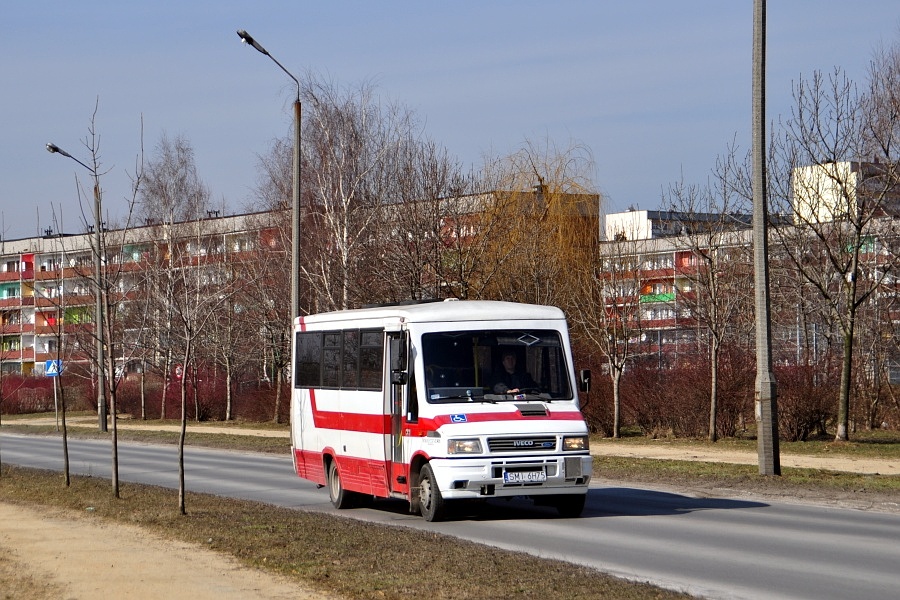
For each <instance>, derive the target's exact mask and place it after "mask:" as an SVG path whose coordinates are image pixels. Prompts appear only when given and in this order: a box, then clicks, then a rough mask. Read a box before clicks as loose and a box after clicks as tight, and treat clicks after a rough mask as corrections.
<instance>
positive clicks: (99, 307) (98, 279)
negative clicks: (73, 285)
mask: <svg viewBox="0 0 900 600" xmlns="http://www.w3.org/2000/svg"><path fill="white" fill-rule="evenodd" d="M47 151H48V152H50V153H51V154H60V155H62V156H65V157H67V158H71V159H72V160H74V161H75V162H77V163H78V164H79V165H81V166H82V167H84V168H85V169H87V170H88V171H90V172H91V175H92V176H93V178H94V285H95V286H96V302H95V305H94V334H95V335H96V337H97V344H96V355H97V356H96V359H97V420H98V422H99V427H100V431H102V432H106V374H105V352H104V351H105V347H104V342H103V335H104V315H103V308H104V307H103V292H104V285H103V264H102V246H101V241H102V240H101V237H100V207H101V201H100V176H99V175H98V174H97V171H96V170H95V169H93V168H91V167H89V166H88V165H86V164H85V163H83V162H81V161H80V160H78V159H77V158H75V157H74V156H72V155H71V154H69V153H68V152H66V151H65V150H63V149H62V148H60V147H59V146H57V145H56V144H47Z"/></svg>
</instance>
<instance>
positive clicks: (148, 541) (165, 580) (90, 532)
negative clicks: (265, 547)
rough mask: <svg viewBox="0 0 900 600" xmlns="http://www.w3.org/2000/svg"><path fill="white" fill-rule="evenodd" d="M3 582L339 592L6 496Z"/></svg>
mask: <svg viewBox="0 0 900 600" xmlns="http://www.w3.org/2000/svg"><path fill="white" fill-rule="evenodd" d="M148 567H149V568H148ZM0 582H2V584H3V585H0V598H3V599H4V600H5V599H19V598H21V599H23V600H24V599H26V598H27V599H29V600H38V599H41V600H42V599H44V598H46V599H50V598H65V599H67V600H69V599H71V600H82V599H83V600H107V599H109V600H113V599H116V600H118V599H121V598H129V599H131V600H156V599H158V598H167V599H173V600H178V599H185V600H244V599H261V600H282V599H283V600H287V599H289V598H290V599H300V600H325V599H329V598H330V599H336V598H337V597H335V596H329V595H326V594H322V593H319V592H316V591H313V590H310V589H308V588H304V587H302V586H300V585H298V584H297V583H295V582H291V581H288V580H287V579H285V578H280V577H276V576H274V575H271V574H267V573H263V572H262V571H257V570H254V569H249V568H246V567H244V566H242V565H240V564H239V563H238V562H237V561H236V560H234V559H232V558H231V557H228V556H225V555H222V554H218V553H216V552H213V551H211V550H207V549H205V548H202V547H200V546H195V545H192V544H187V543H183V542H173V541H169V540H165V539H163V538H160V537H157V536H155V535H153V534H151V533H148V532H147V531H144V530H142V529H140V528H138V527H130V526H127V525H119V524H113V523H108V522H105V521H102V520H100V519H99V518H92V517H90V516H82V515H74V514H72V513H64V512H51V513H49V514H48V513H46V512H40V513H39V512H37V511H35V510H32V509H30V508H25V507H21V506H14V505H10V504H3V503H0ZM10 584H12V585H10Z"/></svg>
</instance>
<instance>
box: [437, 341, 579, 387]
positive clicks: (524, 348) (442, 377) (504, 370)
mask: <svg viewBox="0 0 900 600" xmlns="http://www.w3.org/2000/svg"><path fill="white" fill-rule="evenodd" d="M422 361H423V364H424V366H425V387H426V393H425V397H426V399H427V401H428V402H430V403H438V402H460V401H463V402H502V401H508V400H521V399H534V400H547V401H552V400H571V399H572V389H571V386H570V385H569V375H568V373H569V367H568V365H567V364H566V358H565V352H564V351H563V346H562V341H561V339H560V335H559V332H558V331H555V330H552V329H550V330H543V329H496V330H474V331H446V332H441V333H426V334H424V335H423V336H422Z"/></svg>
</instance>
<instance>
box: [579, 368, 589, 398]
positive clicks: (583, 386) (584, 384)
mask: <svg viewBox="0 0 900 600" xmlns="http://www.w3.org/2000/svg"><path fill="white" fill-rule="evenodd" d="M578 387H579V389H580V390H581V391H582V392H585V393H587V392H590V391H591V370H590V369H581V370H580V371H578Z"/></svg>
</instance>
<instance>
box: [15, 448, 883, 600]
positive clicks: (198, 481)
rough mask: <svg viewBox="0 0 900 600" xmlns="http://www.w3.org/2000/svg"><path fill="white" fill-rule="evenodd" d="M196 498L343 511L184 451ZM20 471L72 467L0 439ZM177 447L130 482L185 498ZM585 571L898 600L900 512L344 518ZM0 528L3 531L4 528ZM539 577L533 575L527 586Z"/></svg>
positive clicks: (248, 465)
mask: <svg viewBox="0 0 900 600" xmlns="http://www.w3.org/2000/svg"><path fill="white" fill-rule="evenodd" d="M185 453H186V461H185V462H186V482H187V483H186V485H187V488H188V490H189V491H193V492H206V493H212V494H217V495H222V496H231V497H236V498H245V499H249V500H255V501H259V502H267V503H272V504H277V505H280V506H286V507H293V508H302V509H306V510H318V511H322V512H327V513H336V512H337V511H335V510H334V509H333V508H332V507H331V504H330V503H329V502H328V494H327V492H326V491H325V490H324V489H321V490H320V489H317V488H316V486H315V485H313V484H310V483H308V482H305V481H303V480H301V479H298V478H297V477H296V476H295V475H294V473H293V471H292V467H291V461H290V458H289V457H287V456H284V457H279V456H272V455H264V454H248V453H236V452H227V451H216V450H208V449H199V448H187V449H186V451H185ZM69 456H70V465H71V469H72V473H73V474H84V475H87V474H89V475H92V476H95V477H109V471H110V458H109V457H110V451H109V443H108V442H103V441H93V440H70V441H69ZM0 459H2V461H3V462H5V463H9V464H18V465H23V466H30V467H37V468H45V469H55V470H60V469H61V468H62V449H61V441H60V440H59V439H58V438H54V437H38V436H21V435H14V434H3V435H2V436H0ZM177 477H178V473H177V463H176V449H175V448H174V447H173V446H152V445H135V444H124V443H121V444H120V445H119V478H120V480H122V481H132V482H140V483H147V484H151V485H160V486H165V487H173V488H174V487H177V485H178V483H177ZM341 514H343V515H345V516H353V517H355V518H359V519H364V520H367V521H373V522H379V523H385V524H391V525H399V526H406V527H416V528H419V529H426V530H432V531H439V532H441V533H446V534H448V535H452V536H457V537H460V538H465V539H468V540H472V541H476V542H481V543H485V544H490V545H494V546H498V547H502V548H507V549H512V550H518V551H522V552H528V553H531V554H535V555H538V556H542V557H548V558H556V559H561V560H566V561H570V562H575V563H581V564H585V565H588V566H591V567H594V568H596V569H598V570H601V571H604V572H607V573H610V574H613V575H617V576H620V577H624V578H628V579H634V580H639V581H649V582H652V583H655V584H657V585H660V586H663V587H667V588H671V589H676V590H680V591H686V592H689V593H692V594H695V595H699V596H704V597H709V598H748V599H750V598H753V599H758V598H810V599H812V598H815V599H826V598H836V599H845V598H855V599H857V600H862V599H868V598H872V599H875V598H878V599H881V598H893V597H897V594H898V593H900V592H898V590H900V515H898V514H888V513H877V512H866V511H860V510H853V509H840V508H830V507H819V506H809V505H802V504H783V503H769V502H765V503H764V502H755V501H747V500H735V499H727V498H693V497H688V496H685V495H681V494H675V493H670V492H664V491H655V490H651V489H641V488H638V487H621V486H620V487H607V486H604V484H603V481H602V480H601V481H599V482H597V483H595V484H594V485H592V487H591V490H590V493H589V495H588V504H587V507H586V509H585V512H584V515H583V516H582V517H581V518H579V519H561V518H558V517H557V516H556V514H555V511H551V510H549V509H543V508H535V507H533V506H532V504H531V503H530V502H526V501H519V500H513V501H511V502H505V501H497V502H496V503H495V502H491V503H489V504H488V505H487V506H486V507H484V508H482V509H481V510H479V511H478V512H474V513H471V514H470V513H465V512H463V513H460V514H458V515H455V518H454V519H453V520H451V521H449V522H444V523H426V522H424V521H423V520H422V519H421V518H419V517H416V516H412V515H409V514H408V512H407V505H406V503H404V502H399V501H383V502H377V503H375V504H374V506H373V507H371V508H360V509H353V510H349V511H341ZM0 527H2V523H0ZM539 575H540V574H535V573H532V574H528V573H523V577H527V576H539Z"/></svg>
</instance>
